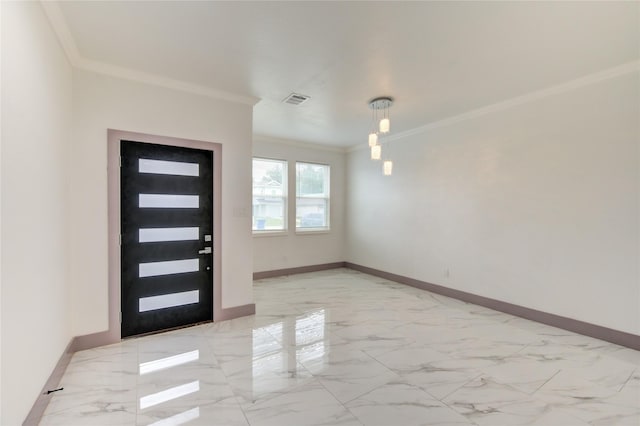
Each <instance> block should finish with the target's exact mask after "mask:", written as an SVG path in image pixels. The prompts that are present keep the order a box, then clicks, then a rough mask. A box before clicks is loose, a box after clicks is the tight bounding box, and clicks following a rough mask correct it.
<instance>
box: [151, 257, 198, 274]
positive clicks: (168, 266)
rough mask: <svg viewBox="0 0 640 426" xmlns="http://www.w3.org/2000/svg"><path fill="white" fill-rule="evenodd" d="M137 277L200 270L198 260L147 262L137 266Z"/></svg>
mask: <svg viewBox="0 0 640 426" xmlns="http://www.w3.org/2000/svg"><path fill="white" fill-rule="evenodd" d="M138 267H139V269H138V276H139V277H140V278H144V277H156V276H158V275H170V274H184V273H186V272H197V271H199V270H200V259H185V260H168V261H166V262H149V263H140V264H139V265H138Z"/></svg>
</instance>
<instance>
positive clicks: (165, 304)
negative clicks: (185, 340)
mask: <svg viewBox="0 0 640 426" xmlns="http://www.w3.org/2000/svg"><path fill="white" fill-rule="evenodd" d="M138 302H139V309H138V311H139V312H147V311H155V310H157V309H165V308H173V307H174V306H184V305H191V304H194V303H198V302H200V291H199V290H193V291H184V292H182V293H171V294H163V295H162V296H151V297H141V298H140V299H139V300H138Z"/></svg>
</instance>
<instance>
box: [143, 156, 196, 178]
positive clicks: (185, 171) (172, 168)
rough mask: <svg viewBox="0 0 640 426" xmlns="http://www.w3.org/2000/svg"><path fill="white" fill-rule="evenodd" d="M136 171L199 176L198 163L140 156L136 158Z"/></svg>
mask: <svg viewBox="0 0 640 426" xmlns="http://www.w3.org/2000/svg"><path fill="white" fill-rule="evenodd" d="M138 172H140V173H153V174H159V175H176V176H200V165H199V164H198V163H182V162H180V161H164V160H149V159H146V158H140V159H139V160H138Z"/></svg>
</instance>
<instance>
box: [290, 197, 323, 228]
mask: <svg viewBox="0 0 640 426" xmlns="http://www.w3.org/2000/svg"><path fill="white" fill-rule="evenodd" d="M327 204H328V201H327V200H326V199H324V198H298V199H297V200H296V226H297V227H298V228H328V227H329V221H328V214H327V213H328V210H329V209H328V208H327Z"/></svg>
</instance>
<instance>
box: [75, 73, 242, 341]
mask: <svg viewBox="0 0 640 426" xmlns="http://www.w3.org/2000/svg"><path fill="white" fill-rule="evenodd" d="M73 102H74V103H73V111H74V129H73V138H72V140H73V154H72V158H71V169H70V171H71V175H72V183H71V192H72V194H73V196H72V200H71V210H70V211H71V214H72V220H73V228H72V231H71V247H72V264H73V267H72V269H71V278H72V280H71V281H72V286H73V287H72V303H71V306H72V309H73V310H72V318H73V333H74V334H75V335H84V334H88V333H94V332H99V331H103V330H106V329H107V322H108V303H107V302H108V298H107V294H108V293H107V291H108V282H107V271H108V264H107V249H108V245H107V129H108V128H112V129H118V130H126V131H133V132H142V133H149V134H155V135H162V136H173V137H179V138H187V139H197V140H204V141H211V142H217V143H221V144H222V146H223V147H222V233H223V235H222V306H223V307H225V308H226V307H233V306H239V305H244V304H248V303H253V294H252V257H251V120H252V107H251V106H250V105H242V104H236V103H231V102H226V101H219V100H214V99H211V98H207V97H204V96H198V95H193V94H188V93H183V92H178V91H174V90H170V89H164V88H161V87H156V86H150V85H145V84H141V83H137V82H133V81H128V80H122V79H118V78H113V77H108V76H105V75H100V74H95V73H91V72H87V71H81V70H74V79H73Z"/></svg>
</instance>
